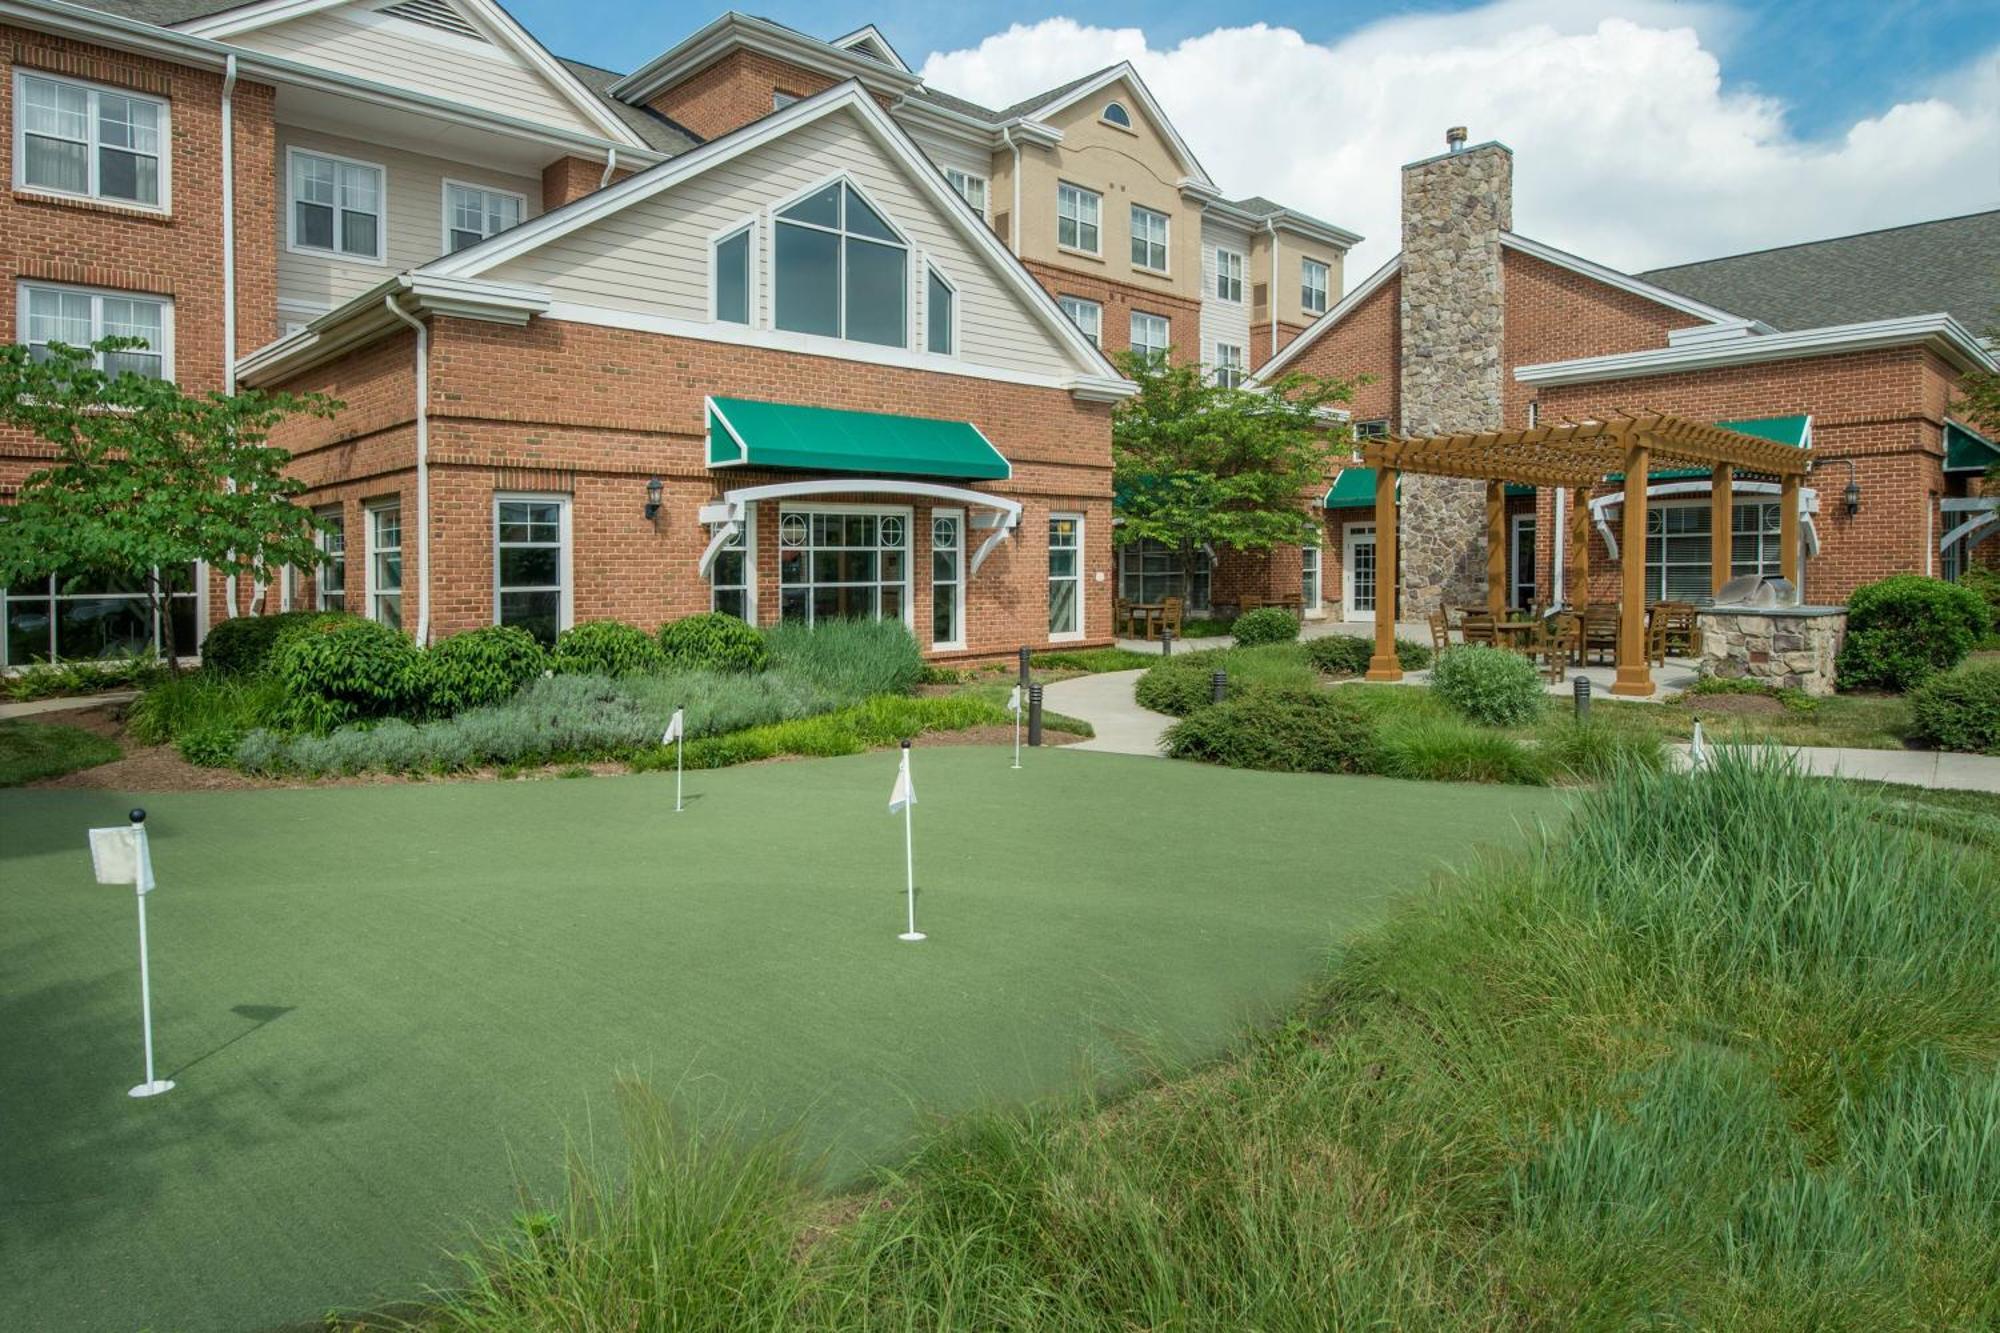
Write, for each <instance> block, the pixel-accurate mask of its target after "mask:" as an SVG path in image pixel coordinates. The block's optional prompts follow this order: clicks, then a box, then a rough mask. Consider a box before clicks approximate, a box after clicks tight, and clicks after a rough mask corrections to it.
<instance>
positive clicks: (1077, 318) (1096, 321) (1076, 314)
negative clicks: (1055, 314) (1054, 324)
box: [1056, 296, 1104, 347]
mask: <svg viewBox="0 0 2000 1333" xmlns="http://www.w3.org/2000/svg"><path fill="white" fill-rule="evenodd" d="M1056 304H1057V305H1059V306H1061V307H1062V312H1063V313H1064V314H1065V315H1068V316H1069V322H1070V323H1072V324H1074V325H1076V326H1077V328H1079V329H1081V330H1082V331H1083V336H1084V337H1086V338H1088V339H1090V345H1091V346H1092V347H1102V346H1104V307H1103V306H1101V305H1099V304H1098V303H1097V302H1095V301H1086V300H1084V299H1083V298H1082V297H1081V296H1058V297H1057V298H1056Z"/></svg>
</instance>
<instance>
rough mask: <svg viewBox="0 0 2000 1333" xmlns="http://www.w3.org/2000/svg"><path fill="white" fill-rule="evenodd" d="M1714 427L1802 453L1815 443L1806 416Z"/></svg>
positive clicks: (1686, 470) (1664, 473) (1619, 476)
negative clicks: (1791, 448) (1774, 442)
mask: <svg viewBox="0 0 2000 1333" xmlns="http://www.w3.org/2000/svg"><path fill="white" fill-rule="evenodd" d="M1715 424H1716V425H1718V426H1720V427H1722V428H1723V429H1724V430H1733V431H1738V432H1740V433H1742V434H1744V435H1755V436H1756V437H1757V438H1758V439H1760V440H1775V441H1776V442H1777V443H1779V444H1789V445H1791V446H1792V447H1793V448H1794V449H1803V448H1805V447H1806V446H1807V445H1808V444H1811V443H1812V418H1811V417H1810V416H1808V415H1804V414H1801V415H1799V416H1792V417H1748V418H1746V419H1744V420H1742V421H1718V422H1716V423H1715ZM1708 475H1709V473H1708V469H1707V468H1701V467H1673V468H1656V469H1654V470H1653V471H1651V472H1648V473H1647V474H1646V480H1647V481H1648V482H1655V481H1687V480H1689V479H1690V478H1693V477H1706V476H1708ZM1605 480H1606V481H1607V482H1615V481H1623V480H1625V474H1624V473H1623V472H1614V473H1612V474H1611V475H1610V476H1608V477H1606V478H1605Z"/></svg>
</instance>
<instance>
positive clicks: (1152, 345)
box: [1132, 310, 1170, 361]
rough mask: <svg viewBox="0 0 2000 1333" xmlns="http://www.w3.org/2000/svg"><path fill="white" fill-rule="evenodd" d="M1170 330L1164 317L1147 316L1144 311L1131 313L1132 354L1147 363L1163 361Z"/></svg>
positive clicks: (1165, 356) (1165, 357) (1165, 355)
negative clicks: (1143, 358)
mask: <svg viewBox="0 0 2000 1333" xmlns="http://www.w3.org/2000/svg"><path fill="white" fill-rule="evenodd" d="M1169 334H1170V330H1169V328H1168V325H1167V320H1166V317H1165V316H1163V315H1148V314H1146V313H1145V312H1144V311H1139V310H1134V311H1133V312H1132V352H1133V354H1134V355H1136V356H1143V357H1145V358H1146V359H1147V360H1149V361H1165V360H1166V359H1167V347H1168V345H1169V343H1168V338H1169Z"/></svg>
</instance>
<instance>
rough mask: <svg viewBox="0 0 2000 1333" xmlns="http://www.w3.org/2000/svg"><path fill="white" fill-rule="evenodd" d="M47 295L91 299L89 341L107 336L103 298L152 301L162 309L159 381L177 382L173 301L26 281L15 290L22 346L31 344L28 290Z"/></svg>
mask: <svg viewBox="0 0 2000 1333" xmlns="http://www.w3.org/2000/svg"><path fill="white" fill-rule="evenodd" d="M31 288H32V289H34V290H37V291H45V292H75V293H77V294H78V295H81V296H88V297H90V298H91V300H90V330H91V333H90V340H91V341H92V342H96V341H97V340H98V339H99V338H102V337H103V336H104V298H105V297H107V296H108V297H111V298H113V299H114V300H119V301H151V302H153V303H155V304H156V305H158V306H159V307H160V343H161V345H160V346H159V347H156V348H148V349H147V350H148V351H156V352H158V353H159V354H160V378H161V379H162V380H165V381H166V382H167V383H169V384H171V383H173V382H174V298H173V297H171V296H159V295H156V294H155V293H153V292H121V291H119V290H118V289H116V288H115V287H79V286H77V285H76V284H74V283H68V282H42V281H40V280H39V279H29V278H23V279H21V280H20V281H19V282H18V283H16V284H15V287H14V341H15V342H18V343H20V344H21V345H22V346H23V347H25V346H27V344H28V292H29V289H31Z"/></svg>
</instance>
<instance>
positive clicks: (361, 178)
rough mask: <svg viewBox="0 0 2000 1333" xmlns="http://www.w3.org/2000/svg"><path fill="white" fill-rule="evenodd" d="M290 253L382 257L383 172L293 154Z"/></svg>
mask: <svg viewBox="0 0 2000 1333" xmlns="http://www.w3.org/2000/svg"><path fill="white" fill-rule="evenodd" d="M291 160H292V214H291V218H292V239H291V243H292V248H293V249H295V250H320V251H324V252H326V253H328V254H336V255H345V256H347V257H349V258H352V259H368V260H380V259H381V258H382V168H380V167H377V166H370V165H369V164H368V163H366V162H350V161H348V160H347V159H346V158H340V157H329V156H327V155H326V154H324V153H308V152H304V151H302V150H300V149H293V150H292V154H291Z"/></svg>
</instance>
